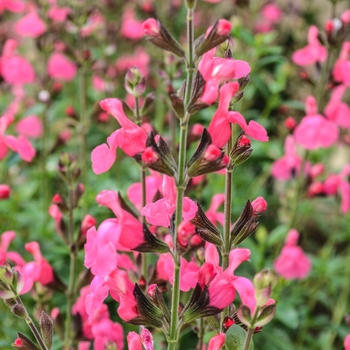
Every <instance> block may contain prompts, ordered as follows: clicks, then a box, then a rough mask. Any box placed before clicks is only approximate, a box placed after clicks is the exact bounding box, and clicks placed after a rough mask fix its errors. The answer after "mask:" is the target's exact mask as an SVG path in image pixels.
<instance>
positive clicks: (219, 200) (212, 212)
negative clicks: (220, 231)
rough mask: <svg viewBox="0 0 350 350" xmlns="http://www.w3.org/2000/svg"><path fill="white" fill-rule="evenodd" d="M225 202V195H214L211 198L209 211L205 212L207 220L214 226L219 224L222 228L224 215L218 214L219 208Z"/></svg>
mask: <svg viewBox="0 0 350 350" xmlns="http://www.w3.org/2000/svg"><path fill="white" fill-rule="evenodd" d="M224 202H225V194H223V193H218V194H214V196H213V197H212V198H211V203H210V207H209V209H208V210H207V211H206V212H205V215H206V216H207V218H208V219H209V220H210V221H211V222H212V223H213V224H214V225H216V224H217V223H220V225H221V226H224V213H221V212H218V209H219V207H220V206H221V205H222V204H224Z"/></svg>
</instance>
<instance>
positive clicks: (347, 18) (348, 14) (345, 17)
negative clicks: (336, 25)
mask: <svg viewBox="0 0 350 350" xmlns="http://www.w3.org/2000/svg"><path fill="white" fill-rule="evenodd" d="M340 19H341V20H342V21H343V22H344V23H345V24H348V23H350V10H345V11H344V12H343V13H342V14H341V16H340Z"/></svg>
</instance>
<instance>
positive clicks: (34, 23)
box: [14, 11, 46, 38]
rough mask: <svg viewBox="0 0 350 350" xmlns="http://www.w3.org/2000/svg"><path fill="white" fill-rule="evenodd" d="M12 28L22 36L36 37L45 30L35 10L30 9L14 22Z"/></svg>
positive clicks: (43, 23) (44, 25)
mask: <svg viewBox="0 0 350 350" xmlns="http://www.w3.org/2000/svg"><path fill="white" fill-rule="evenodd" d="M14 29H15V31H16V32H17V34H18V35H20V36H22V37H32V38H37V37H38V36H40V35H42V34H43V33H44V32H45V30H46V24H45V22H44V21H43V20H42V19H41V18H40V17H39V15H38V14H37V13H36V12H35V11H31V12H29V13H28V14H26V15H25V16H24V17H22V18H21V19H20V20H19V21H17V22H16V23H15V25H14Z"/></svg>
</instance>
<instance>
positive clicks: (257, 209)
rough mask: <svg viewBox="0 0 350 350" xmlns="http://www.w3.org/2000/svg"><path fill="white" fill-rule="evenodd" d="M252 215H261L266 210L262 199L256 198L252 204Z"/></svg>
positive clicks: (265, 204)
mask: <svg viewBox="0 0 350 350" xmlns="http://www.w3.org/2000/svg"><path fill="white" fill-rule="evenodd" d="M252 207H253V211H254V215H259V214H261V213H263V212H264V211H265V210H266V208H267V202H266V200H265V199H264V198H263V197H258V198H256V199H255V200H253V202H252Z"/></svg>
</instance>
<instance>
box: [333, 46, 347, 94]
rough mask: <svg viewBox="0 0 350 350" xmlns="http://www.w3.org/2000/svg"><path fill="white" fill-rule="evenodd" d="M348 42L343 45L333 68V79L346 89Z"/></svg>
mask: <svg viewBox="0 0 350 350" xmlns="http://www.w3.org/2000/svg"><path fill="white" fill-rule="evenodd" d="M349 55H350V41H346V42H344V43H343V46H342V49H341V51H340V55H339V58H338V59H337V61H336V62H335V64H334V67H333V78H334V80H335V81H337V82H340V83H342V84H344V85H346V86H347V87H350V74H349V72H350V59H349Z"/></svg>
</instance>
